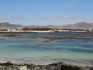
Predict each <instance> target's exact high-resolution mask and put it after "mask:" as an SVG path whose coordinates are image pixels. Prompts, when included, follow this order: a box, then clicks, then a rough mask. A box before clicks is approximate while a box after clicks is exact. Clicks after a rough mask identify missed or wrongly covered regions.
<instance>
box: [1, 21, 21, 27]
mask: <svg viewBox="0 0 93 70" xmlns="http://www.w3.org/2000/svg"><path fill="white" fill-rule="evenodd" d="M0 27H5V28H15V27H21V25H19V24H10V23H9V22H2V23H0Z"/></svg>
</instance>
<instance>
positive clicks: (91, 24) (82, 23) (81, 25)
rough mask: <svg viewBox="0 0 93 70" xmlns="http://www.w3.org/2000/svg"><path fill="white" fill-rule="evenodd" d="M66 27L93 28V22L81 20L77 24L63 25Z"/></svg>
mask: <svg viewBox="0 0 93 70" xmlns="http://www.w3.org/2000/svg"><path fill="white" fill-rule="evenodd" d="M62 28H64V29H93V23H86V22H79V23H76V24H67V25H63V26H62Z"/></svg>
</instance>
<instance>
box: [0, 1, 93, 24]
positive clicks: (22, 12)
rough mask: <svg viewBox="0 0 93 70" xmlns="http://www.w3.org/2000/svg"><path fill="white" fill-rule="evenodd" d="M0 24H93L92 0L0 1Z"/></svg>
mask: <svg viewBox="0 0 93 70" xmlns="http://www.w3.org/2000/svg"><path fill="white" fill-rule="evenodd" d="M0 22H9V23H12V24H21V25H65V24H74V23H77V22H89V23H92V22H93V0H0Z"/></svg>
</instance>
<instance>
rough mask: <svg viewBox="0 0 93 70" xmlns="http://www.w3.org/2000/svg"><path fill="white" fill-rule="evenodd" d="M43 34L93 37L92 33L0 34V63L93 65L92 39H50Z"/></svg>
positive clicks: (47, 35) (49, 35)
mask: <svg viewBox="0 0 93 70" xmlns="http://www.w3.org/2000/svg"><path fill="white" fill-rule="evenodd" d="M13 35H15V36H13ZM44 37H68V38H73V37H74V38H93V33H92V32H53V33H52V32H51V33H0V62H1V63H2V62H7V61H11V62H14V63H30V64H31V63H33V64H50V63H55V62H66V63H73V64H86V65H93V40H87V39H86V40H85V39H84V40H83V39H80V40H79V39H78V40H77V39H64V40H62V39H60V40H52V41H47V39H45V38H44Z"/></svg>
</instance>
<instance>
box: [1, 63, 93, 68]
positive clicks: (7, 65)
mask: <svg viewBox="0 0 93 70" xmlns="http://www.w3.org/2000/svg"><path fill="white" fill-rule="evenodd" d="M0 70H93V67H89V66H80V65H73V64H66V63H63V62H58V63H52V64H48V65H35V64H14V63H11V62H9V61H8V62H6V63H0Z"/></svg>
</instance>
